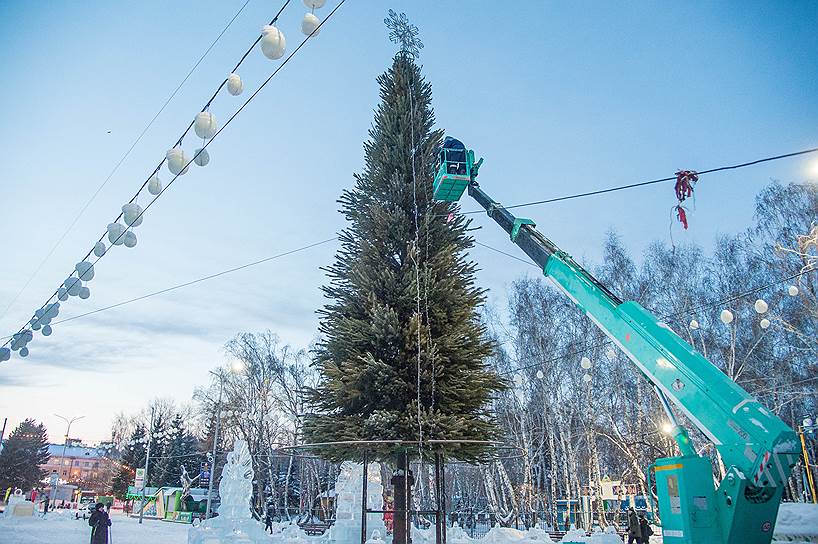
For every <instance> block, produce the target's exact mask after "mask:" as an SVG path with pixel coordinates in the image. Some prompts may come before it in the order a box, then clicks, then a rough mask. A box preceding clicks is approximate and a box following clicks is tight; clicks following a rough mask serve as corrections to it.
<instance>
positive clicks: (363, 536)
mask: <svg viewBox="0 0 818 544" xmlns="http://www.w3.org/2000/svg"><path fill="white" fill-rule="evenodd" d="M368 469H369V460H368V459H367V455H366V452H364V470H363V477H362V478H361V544H365V543H366V511H367V496H366V493H367V491H368V489H367V487H369V486H367V485H366V484H367V482H368V480H369V478H367V471H368ZM384 537H386V535H384Z"/></svg>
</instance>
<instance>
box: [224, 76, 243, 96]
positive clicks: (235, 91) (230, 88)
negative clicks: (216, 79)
mask: <svg viewBox="0 0 818 544" xmlns="http://www.w3.org/2000/svg"><path fill="white" fill-rule="evenodd" d="M243 90H244V83H242V82H241V76H239V75H238V74H230V75H229V76H227V92H229V93H230V94H232V95H233V96H238V95H240V94H241V92H242V91H243Z"/></svg>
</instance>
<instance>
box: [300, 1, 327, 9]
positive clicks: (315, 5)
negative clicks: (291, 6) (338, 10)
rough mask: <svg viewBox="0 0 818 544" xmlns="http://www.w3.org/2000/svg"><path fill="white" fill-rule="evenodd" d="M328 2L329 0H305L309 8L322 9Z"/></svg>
mask: <svg viewBox="0 0 818 544" xmlns="http://www.w3.org/2000/svg"><path fill="white" fill-rule="evenodd" d="M326 3H327V0H304V5H305V6H307V7H308V8H309V9H321V8H323V7H324V4H326Z"/></svg>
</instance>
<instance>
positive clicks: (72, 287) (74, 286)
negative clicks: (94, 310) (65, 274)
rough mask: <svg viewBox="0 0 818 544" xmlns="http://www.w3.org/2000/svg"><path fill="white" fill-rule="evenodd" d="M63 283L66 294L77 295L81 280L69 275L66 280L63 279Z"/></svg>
mask: <svg viewBox="0 0 818 544" xmlns="http://www.w3.org/2000/svg"><path fill="white" fill-rule="evenodd" d="M63 285H65V288H66V289H67V290H68V294H69V295H71V296H72V297H75V296H77V295H79V294H80V289H82V282H81V281H80V279H79V278H77V277H75V276H71V277H69V278H68V279H67V280H65V283H63Z"/></svg>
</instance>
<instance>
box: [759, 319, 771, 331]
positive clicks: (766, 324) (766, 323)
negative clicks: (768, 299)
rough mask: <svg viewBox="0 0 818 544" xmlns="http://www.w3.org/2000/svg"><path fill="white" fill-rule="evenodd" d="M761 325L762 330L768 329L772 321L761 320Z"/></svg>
mask: <svg viewBox="0 0 818 544" xmlns="http://www.w3.org/2000/svg"><path fill="white" fill-rule="evenodd" d="M759 325H761V328H762V329H768V328H770V320H769V319H767V318H766V317H765V318H764V319H762V320H761V322H760V323H759Z"/></svg>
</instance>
